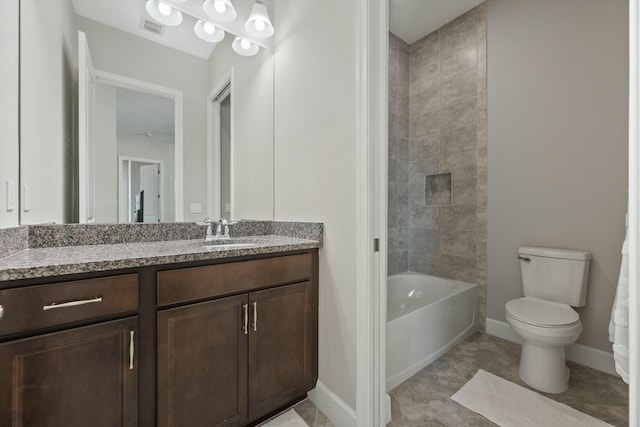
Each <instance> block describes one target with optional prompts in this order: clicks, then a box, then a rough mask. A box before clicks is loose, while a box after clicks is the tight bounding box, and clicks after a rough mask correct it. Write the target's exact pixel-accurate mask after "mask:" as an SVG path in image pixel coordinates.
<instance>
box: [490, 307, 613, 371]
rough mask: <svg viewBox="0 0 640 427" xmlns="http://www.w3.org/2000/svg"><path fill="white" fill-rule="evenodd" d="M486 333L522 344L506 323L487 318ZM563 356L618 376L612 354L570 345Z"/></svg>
mask: <svg viewBox="0 0 640 427" xmlns="http://www.w3.org/2000/svg"><path fill="white" fill-rule="evenodd" d="M487 333H488V334H489V335H493V336H496V337H498V338H502V339H504V340H507V341H511V342H514V343H517V344H522V339H521V338H520V337H519V336H518V335H516V333H515V332H513V329H511V326H509V324H508V323H507V322H502V321H500V320H495V319H490V318H487ZM565 356H566V358H567V360H570V361H572V362H575V363H579V364H580V365H584V366H587V367H589V368H593V369H597V370H599V371H602V372H606V373H607V374H611V375H618V374H617V373H616V369H615V364H614V362H613V353H609V352H606V351H602V350H598V349H597V348H593V347H587V346H586V345H582V344H572V345H570V346H568V347H567V348H566V349H565Z"/></svg>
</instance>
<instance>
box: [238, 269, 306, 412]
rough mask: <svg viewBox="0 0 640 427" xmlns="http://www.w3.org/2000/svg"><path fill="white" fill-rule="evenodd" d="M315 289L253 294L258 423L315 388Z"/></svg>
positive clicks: (252, 373) (252, 387)
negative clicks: (260, 418) (311, 382)
mask: <svg viewBox="0 0 640 427" xmlns="http://www.w3.org/2000/svg"><path fill="white" fill-rule="evenodd" d="M311 298H312V295H311V283H310V282H303V283H297V284H294V285H288V286H280V287H277V288H273V289H267V290H264V291H258V292H252V293H250V294H249V302H250V304H249V308H250V313H251V322H250V327H249V349H250V354H249V416H250V418H251V419H254V418H257V417H259V416H262V415H264V414H266V413H268V412H269V411H271V410H274V409H276V408H278V407H280V406H281V405H284V404H286V403H288V402H290V401H291V400H292V399H295V398H296V397H299V396H301V395H303V394H304V393H305V392H307V391H308V390H309V389H310V388H311V387H313V385H312V384H310V379H311V378H312V377H313V376H314V372H313V350H314V348H315V347H314V334H313V327H314V323H313V318H314V316H313V310H312V300H311Z"/></svg>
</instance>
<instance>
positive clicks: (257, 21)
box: [244, 0, 273, 39]
mask: <svg viewBox="0 0 640 427" xmlns="http://www.w3.org/2000/svg"><path fill="white" fill-rule="evenodd" d="M244 28H245V29H246V30H247V33H249V35H251V36H253V37H255V38H259V39H266V38H268V37H271V36H272V35H273V25H272V24H271V20H270V19H269V11H268V10H267V8H266V6H265V5H264V4H262V3H261V2H260V1H259V0H257V1H256V2H255V3H254V5H253V7H252V8H251V14H250V15H249V18H248V19H247V22H245V24H244Z"/></svg>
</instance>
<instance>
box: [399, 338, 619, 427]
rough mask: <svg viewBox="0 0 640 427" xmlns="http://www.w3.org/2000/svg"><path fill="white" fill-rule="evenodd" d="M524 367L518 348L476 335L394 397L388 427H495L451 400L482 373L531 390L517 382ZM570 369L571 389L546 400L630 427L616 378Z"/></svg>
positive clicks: (408, 383)
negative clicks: (452, 396) (519, 371)
mask: <svg viewBox="0 0 640 427" xmlns="http://www.w3.org/2000/svg"><path fill="white" fill-rule="evenodd" d="M519 361H520V346H519V345H517V344H514V343H511V342H508V341H505V340H502V339H500V338H496V337H493V336H491V335H486V334H482V333H476V334H474V335H473V336H471V337H469V338H468V339H466V340H465V341H463V342H461V343H460V344H458V345H457V346H456V347H454V348H453V349H451V350H450V351H449V352H448V353H447V354H445V355H444V356H442V357H441V358H439V359H438V360H436V361H435V362H433V363H431V364H430V365H429V366H427V367H426V368H424V369H423V370H422V371H420V372H418V373H417V374H416V375H415V376H413V377H412V378H410V379H408V380H407V381H405V382H404V383H402V384H400V385H399V386H398V387H396V388H395V389H394V390H392V391H391V393H390V394H391V411H392V417H393V419H392V421H391V423H390V424H389V426H390V427H414V426H434V427H435V426H456V427H458V426H494V425H495V424H494V423H492V422H491V421H488V420H487V419H486V418H484V417H482V416H481V415H478V414H476V413H475V412H473V411H471V410H469V409H467V408H465V407H464V406H462V405H459V404H458V403H456V402H454V401H453V400H451V399H450V396H451V395H453V394H454V393H455V392H456V391H458V389H460V388H461V387H462V386H463V385H464V384H465V383H466V382H467V381H468V380H470V379H471V377H473V375H474V374H475V373H476V372H477V370H478V369H480V368H482V369H484V370H485V371H488V372H491V373H492V374H495V375H498V376H500V377H502V378H504V379H507V380H509V381H512V382H514V383H516V384H520V385H522V386H525V387H526V385H525V384H524V383H523V382H522V380H521V379H520V377H519V376H518V364H519ZM568 366H569V369H570V370H571V379H570V381H569V389H568V390H567V391H566V392H564V393H560V394H555V395H554V394H545V393H541V394H544V395H545V396H547V397H549V398H551V399H554V400H557V401H558V402H561V403H564V404H566V405H569V406H571V407H573V408H575V409H577V410H579V411H582V412H584V413H587V414H589V415H591V416H594V417H596V418H599V419H601V420H603V421H606V422H608V423H611V424H613V425H616V426H619V427H622V426H627V425H628V423H629V421H628V408H629V406H628V401H629V395H628V388H627V385H626V384H625V383H624V382H623V381H622V380H621V379H620V378H619V377H617V376H613V375H608V374H605V373H603V372H600V371H596V370H594V369H591V368H587V367H584V366H581V365H577V364H575V363H571V362H569V363H568Z"/></svg>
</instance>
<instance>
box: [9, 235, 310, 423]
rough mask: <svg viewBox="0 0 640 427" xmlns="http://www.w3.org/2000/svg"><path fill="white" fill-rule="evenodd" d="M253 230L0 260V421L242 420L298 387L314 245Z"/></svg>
mask: <svg viewBox="0 0 640 427" xmlns="http://www.w3.org/2000/svg"><path fill="white" fill-rule="evenodd" d="M251 241H252V243H243V244H238V245H235V246H229V248H232V249H227V248H225V247H224V245H219V246H206V245H203V244H202V243H201V242H198V241H196V242H194V241H175V242H150V243H134V244H115V245H93V246H74V247H60V248H47V249H33V250H31V249H30V250H27V251H23V252H21V253H18V254H15V255H13V256H11V257H8V258H4V259H0V306H1V307H2V309H1V310H0V312H1V313H2V316H1V317H0V425H7V426H8V425H15V426H23V425H24V426H29V425H34V426H35V425H37V426H63V425H64V426H89V425H90V426H119V425H122V426H137V425H139V426H149V427H151V426H155V425H157V426H204V425H207V426H213V425H225V426H227V425H229V426H241V425H246V424H250V423H252V422H254V421H256V420H259V419H261V418H262V417H264V416H265V415H267V414H270V413H272V412H273V411H275V410H278V409H281V408H283V407H285V406H287V405H288V404H290V403H292V402H295V401H296V400H298V399H300V398H302V397H304V396H305V395H306V393H307V392H308V391H309V390H311V389H312V388H313V387H314V386H315V383H316V379H317V366H318V362H317V328H318V317H317V316H318V248H319V247H320V246H321V243H320V242H318V241H313V240H303V239H296V238H290V237H280V236H261V237H260V238H256V239H253V240H251ZM74 254H75V258H74ZM141 254H143V255H141ZM47 257H49V258H51V259H54V258H58V259H59V258H60V257H62V258H64V260H65V261H63V262H61V261H58V262H54V261H49V263H48V262H47V260H46V258H47ZM26 266H30V267H26Z"/></svg>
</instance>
